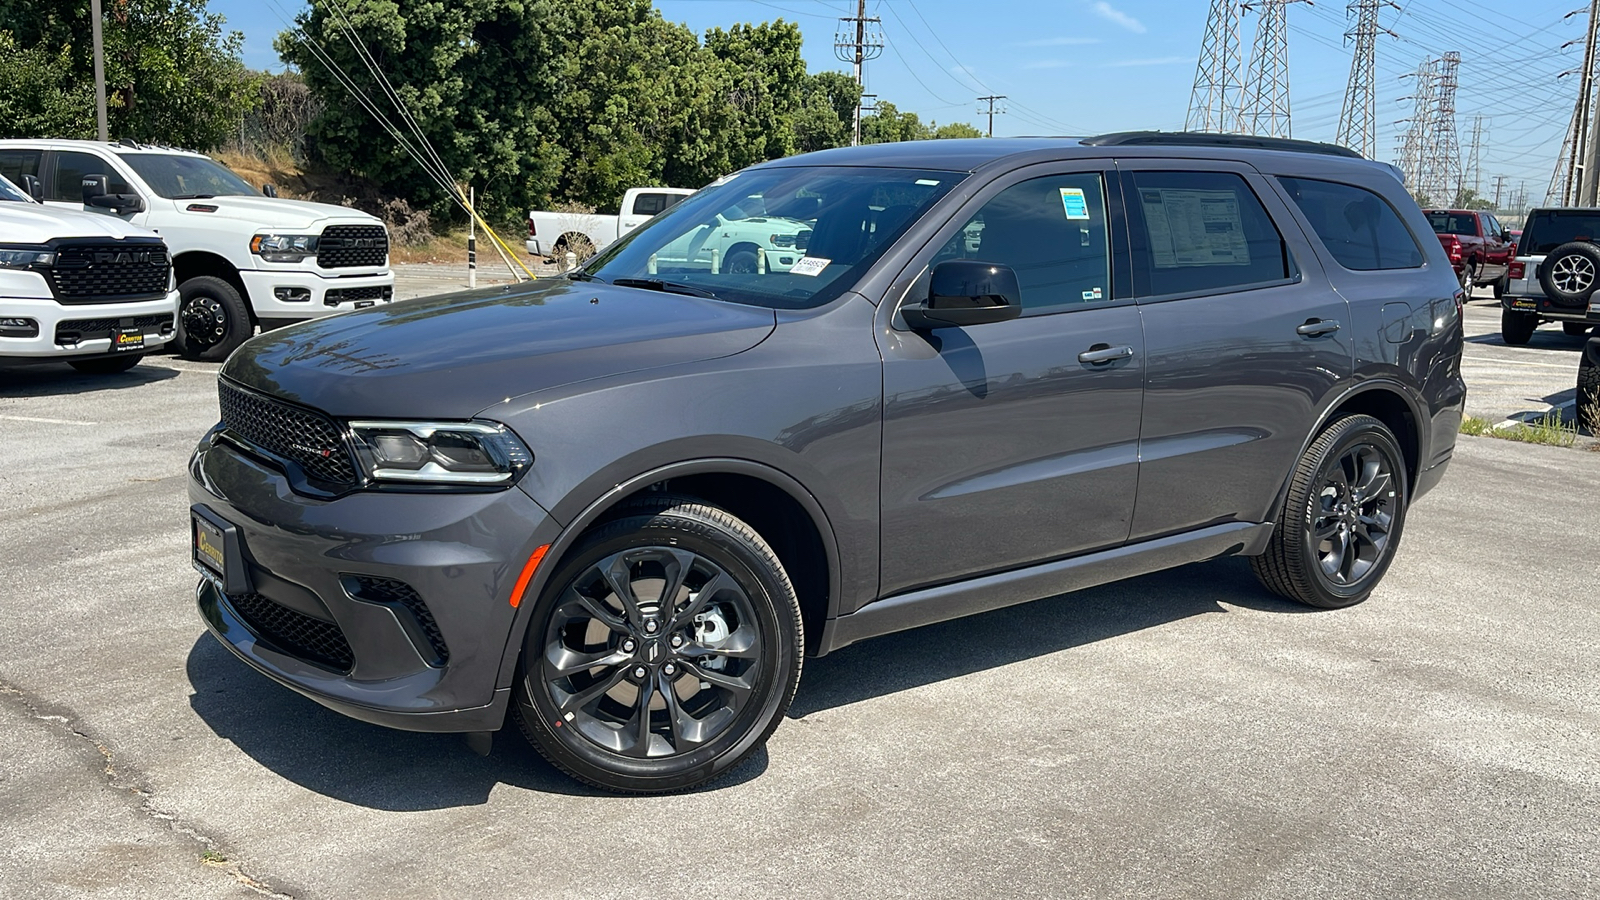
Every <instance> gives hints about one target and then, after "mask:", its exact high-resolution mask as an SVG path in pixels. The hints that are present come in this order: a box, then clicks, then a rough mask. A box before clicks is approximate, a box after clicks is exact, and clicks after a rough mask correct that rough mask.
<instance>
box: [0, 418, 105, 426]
mask: <svg viewBox="0 0 1600 900" xmlns="http://www.w3.org/2000/svg"><path fill="white" fill-rule="evenodd" d="M0 419H5V420H6V421H8V422H38V423H41V424H44V425H86V426H89V427H93V426H94V425H95V424H96V423H94V422H79V421H73V420H71V419H45V418H41V417H39V416H6V415H0Z"/></svg>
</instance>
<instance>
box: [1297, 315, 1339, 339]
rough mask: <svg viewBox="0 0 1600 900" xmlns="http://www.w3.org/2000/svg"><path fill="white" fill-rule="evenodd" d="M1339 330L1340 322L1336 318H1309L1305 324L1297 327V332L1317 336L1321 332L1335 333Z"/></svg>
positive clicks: (1307, 335)
mask: <svg viewBox="0 0 1600 900" xmlns="http://www.w3.org/2000/svg"><path fill="white" fill-rule="evenodd" d="M1338 330H1339V323H1338V321H1337V320H1335V319H1308V320H1306V323H1305V324H1304V325H1301V326H1300V327H1299V328H1296V329H1295V333H1296V334H1303V335H1305V336H1306V337H1316V336H1317V335H1319V334H1333V333H1334V332H1335V331H1338Z"/></svg>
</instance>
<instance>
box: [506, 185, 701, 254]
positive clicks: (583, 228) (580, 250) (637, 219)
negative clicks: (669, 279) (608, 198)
mask: <svg viewBox="0 0 1600 900" xmlns="http://www.w3.org/2000/svg"><path fill="white" fill-rule="evenodd" d="M692 193H694V191H692V190H689V189H688V188H669V187H650V188H629V189H628V191H627V193H625V194H623V195H622V207H621V209H622V212H620V213H618V214H617V215H614V216H607V215H601V214H599V213H582V212H544V211H541V210H532V209H530V210H528V252H529V253H530V254H532V255H534V256H542V257H552V258H553V257H559V256H565V255H566V253H567V251H569V250H570V251H571V252H573V253H574V254H576V255H577V256H578V258H579V259H580V260H582V259H587V258H588V257H589V256H590V255H591V254H594V253H596V252H598V251H600V250H603V249H605V247H606V245H607V244H610V243H611V242H612V241H615V240H616V239H617V238H619V237H622V236H623V235H625V234H627V233H628V232H630V231H632V230H633V229H635V228H638V227H639V226H640V225H643V224H644V223H645V222H648V221H650V217H651V216H654V215H656V214H658V213H662V212H666V211H667V210H668V209H670V208H672V207H673V206H676V205H677V203H678V201H680V200H682V199H683V198H685V197H687V196H689V195H690V194H692Z"/></svg>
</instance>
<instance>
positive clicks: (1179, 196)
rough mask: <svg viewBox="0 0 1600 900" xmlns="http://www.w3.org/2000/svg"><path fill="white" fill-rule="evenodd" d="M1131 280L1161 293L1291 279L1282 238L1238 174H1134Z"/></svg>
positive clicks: (1141, 287)
mask: <svg viewBox="0 0 1600 900" xmlns="http://www.w3.org/2000/svg"><path fill="white" fill-rule="evenodd" d="M1133 188H1134V191H1133V198H1132V202H1131V203H1129V204H1128V205H1129V207H1130V211H1131V212H1132V214H1133V231H1134V240H1133V244H1134V275H1135V278H1136V280H1138V281H1143V282H1145V283H1144V284H1136V285H1135V287H1136V289H1137V290H1138V292H1139V293H1140V294H1143V295H1146V296H1162V295H1164V294H1186V293H1194V292H1196V291H1212V290H1220V289H1224V288H1232V287H1241V286H1244V285H1258V284H1266V283H1270V282H1275V281H1284V280H1286V279H1288V278H1290V277H1292V276H1293V275H1294V274H1296V270H1295V268H1294V262H1293V260H1291V259H1290V258H1289V250H1288V247H1286V246H1285V245H1284V242H1283V235H1281V234H1279V233H1278V228H1277V226H1276V225H1273V224H1272V218H1271V217H1270V216H1268V215H1267V211H1266V209H1265V208H1263V207H1262V205H1261V201H1260V200H1259V199H1257V198H1256V195H1255V192H1254V191H1252V190H1251V189H1250V186H1249V185H1248V184H1246V183H1245V180H1244V179H1243V178H1241V177H1239V176H1238V175H1234V174H1232V173H1229V172H1135V173H1133Z"/></svg>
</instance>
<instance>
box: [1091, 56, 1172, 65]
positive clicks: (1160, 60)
mask: <svg viewBox="0 0 1600 900" xmlns="http://www.w3.org/2000/svg"><path fill="white" fill-rule="evenodd" d="M1187 62H1194V57H1192V56H1154V57H1150V58H1147V59H1124V60H1120V61H1118V62H1114V63H1106V65H1108V66H1118V67H1120V66H1170V65H1172V64H1173V63H1187Z"/></svg>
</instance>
